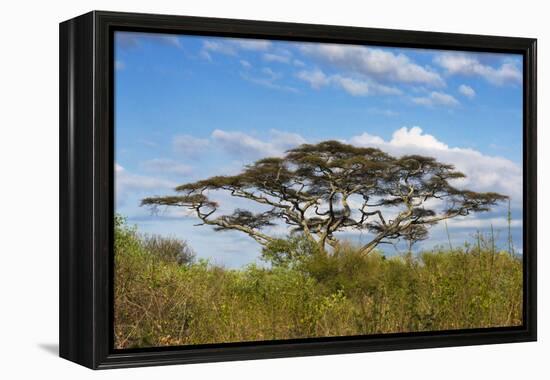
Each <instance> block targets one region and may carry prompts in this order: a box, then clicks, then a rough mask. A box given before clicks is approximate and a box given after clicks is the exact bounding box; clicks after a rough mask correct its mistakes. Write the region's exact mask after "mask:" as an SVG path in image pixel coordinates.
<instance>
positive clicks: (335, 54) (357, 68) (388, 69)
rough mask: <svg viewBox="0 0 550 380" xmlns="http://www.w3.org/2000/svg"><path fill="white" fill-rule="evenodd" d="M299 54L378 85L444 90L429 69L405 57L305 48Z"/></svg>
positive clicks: (359, 49) (318, 46)
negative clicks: (419, 85)
mask: <svg viewBox="0 0 550 380" xmlns="http://www.w3.org/2000/svg"><path fill="white" fill-rule="evenodd" d="M301 51H302V52H303V53H304V54H306V55H309V56H312V57H315V58H317V59H320V60H322V61H323V62H326V63H330V64H332V65H334V66H337V67H339V68H341V69H344V70H346V71H349V72H352V73H356V74H361V75H364V76H367V77H369V78H373V79H376V80H378V81H390V82H396V83H405V84H423V85H428V86H444V85H445V81H444V80H443V78H441V76H440V75H439V74H438V73H437V72H436V71H435V70H433V69H432V68H430V67H427V66H421V65H419V64H417V63H415V62H413V61H412V60H411V59H410V58H409V57H407V56H406V55H405V54H402V53H400V54H395V53H392V52H389V51H386V50H382V49H377V48H370V47H364V46H349V45H339V44H305V45H303V46H302V47H301Z"/></svg>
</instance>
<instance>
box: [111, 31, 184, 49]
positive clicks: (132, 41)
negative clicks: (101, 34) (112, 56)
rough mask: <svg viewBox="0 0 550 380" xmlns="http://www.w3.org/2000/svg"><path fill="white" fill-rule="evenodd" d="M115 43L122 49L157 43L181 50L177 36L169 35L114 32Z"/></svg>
mask: <svg viewBox="0 0 550 380" xmlns="http://www.w3.org/2000/svg"><path fill="white" fill-rule="evenodd" d="M115 41H116V44H117V46H120V47H121V48H123V49H129V48H137V47H139V46H142V45H143V44H144V43H150V42H153V43H159V44H161V45H165V46H172V47H175V48H178V49H181V48H182V47H183V46H182V44H181V40H180V38H179V37H178V36H174V35H171V34H158V33H142V32H116V33H115Z"/></svg>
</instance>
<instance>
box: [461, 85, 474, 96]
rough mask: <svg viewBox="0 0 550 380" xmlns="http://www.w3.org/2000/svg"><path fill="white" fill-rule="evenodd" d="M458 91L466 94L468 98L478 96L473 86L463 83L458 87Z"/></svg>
mask: <svg viewBox="0 0 550 380" xmlns="http://www.w3.org/2000/svg"><path fill="white" fill-rule="evenodd" d="M458 92H460V93H461V94H462V95H464V96H465V97H467V98H470V99H473V98H475V96H476V92H475V90H474V89H473V88H471V87H470V86H468V85H465V84H461V85H460V86H459V87H458Z"/></svg>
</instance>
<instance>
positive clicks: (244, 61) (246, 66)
mask: <svg viewBox="0 0 550 380" xmlns="http://www.w3.org/2000/svg"><path fill="white" fill-rule="evenodd" d="M239 62H240V64H241V66H242V67H244V68H245V69H250V68H251V67H252V64H251V63H250V62H248V61H247V60H246V59H241V60H240V61H239Z"/></svg>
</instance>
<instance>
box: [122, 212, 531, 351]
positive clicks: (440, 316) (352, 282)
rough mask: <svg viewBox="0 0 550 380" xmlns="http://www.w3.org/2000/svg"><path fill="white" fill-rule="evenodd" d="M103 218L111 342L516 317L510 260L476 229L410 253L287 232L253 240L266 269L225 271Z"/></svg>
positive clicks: (381, 328)
mask: <svg viewBox="0 0 550 380" xmlns="http://www.w3.org/2000/svg"><path fill="white" fill-rule="evenodd" d="M115 225H116V230H115V345H116V347H117V348H135V347H150V346H163V345H187V344H207V343H220V342H240V341H257V340H272V339H295V338H307V337H325V336H342V335H367V334H379V333H395V332H409V331H436V330H449V329H467V328H480V327H496V326H517V325H520V324H521V323H522V301H523V300H522V262H521V259H519V258H517V257H514V256H513V255H511V254H509V253H507V252H504V251H498V250H496V248H495V247H494V241H493V239H491V238H487V237H484V236H482V235H479V236H478V237H477V239H476V242H475V243H474V244H472V245H464V246H463V247H461V248H458V249H454V250H450V249H437V250H434V251H432V252H424V253H422V254H421V255H419V256H418V257H416V258H413V257H411V256H408V257H395V258H385V257H384V256H382V255H381V254H379V253H376V252H371V253H370V254H369V255H366V256H365V255H362V254H360V253H359V250H358V249H357V248H356V247H354V246H352V245H345V244H341V245H340V246H339V247H338V249H335V250H334V252H331V253H322V252H319V251H318V250H317V249H316V247H315V246H314V245H311V244H310V243H308V241H307V240H306V239H304V238H302V237H300V236H299V235H298V236H293V237H289V238H288V239H286V240H284V239H281V240H280V241H277V242H276V243H274V244H273V245H270V246H268V247H266V249H264V252H263V257H264V259H265V260H267V261H269V262H270V263H271V266H270V267H269V268H262V267H258V266H256V265H250V266H248V267H245V268H243V269H239V270H230V269H226V268H222V267H218V266H215V265H212V264H210V263H209V262H207V261H205V260H198V261H197V262H191V263H188V264H186V265H180V264H178V263H177V261H175V260H173V259H172V258H173V255H172V254H161V253H159V252H155V249H162V248H160V247H171V245H170V244H168V245H155V247H156V248H155V249H153V250H151V246H150V243H148V240H147V239H144V237H143V236H142V235H139V234H138V233H137V231H136V229H135V228H131V227H128V226H127V225H126V224H125V222H124V220H123V219H122V218H118V217H117V218H116V219H115ZM157 239H161V238H157ZM170 249H171V248H170ZM170 249H169V250H170Z"/></svg>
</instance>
